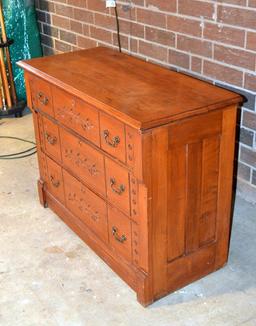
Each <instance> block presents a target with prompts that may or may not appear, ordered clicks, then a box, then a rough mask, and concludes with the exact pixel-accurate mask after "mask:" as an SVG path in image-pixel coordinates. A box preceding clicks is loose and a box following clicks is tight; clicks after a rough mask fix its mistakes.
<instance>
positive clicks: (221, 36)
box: [204, 23, 245, 47]
mask: <svg viewBox="0 0 256 326" xmlns="http://www.w3.org/2000/svg"><path fill="white" fill-rule="evenodd" d="M204 38H206V39H208V40H212V41H218V42H221V43H225V44H231V45H236V46H240V47H243V46H244V40H245V31H244V30H241V29H236V28H232V27H226V26H223V25H221V24H211V23H206V24H205V27H204Z"/></svg>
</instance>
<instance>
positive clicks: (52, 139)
mask: <svg viewBox="0 0 256 326" xmlns="http://www.w3.org/2000/svg"><path fill="white" fill-rule="evenodd" d="M45 138H46V140H47V142H48V143H49V144H51V145H54V144H56V142H57V138H56V137H55V136H51V135H50V134H48V133H47V132H46V133H45Z"/></svg>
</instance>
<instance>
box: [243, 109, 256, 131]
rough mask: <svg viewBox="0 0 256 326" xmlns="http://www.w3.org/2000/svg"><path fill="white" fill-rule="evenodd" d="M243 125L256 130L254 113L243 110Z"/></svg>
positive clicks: (255, 114)
mask: <svg viewBox="0 0 256 326" xmlns="http://www.w3.org/2000/svg"><path fill="white" fill-rule="evenodd" d="M243 126H245V127H247V128H250V129H252V130H254V131H256V113H252V112H248V111H244V112H243Z"/></svg>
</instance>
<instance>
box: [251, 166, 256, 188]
mask: <svg viewBox="0 0 256 326" xmlns="http://www.w3.org/2000/svg"><path fill="white" fill-rule="evenodd" d="M252 184H253V185H254V186H256V170H253V172H252Z"/></svg>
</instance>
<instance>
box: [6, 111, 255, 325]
mask: <svg viewBox="0 0 256 326" xmlns="http://www.w3.org/2000/svg"><path fill="white" fill-rule="evenodd" d="M0 135H15V136H18V137H24V138H26V139H30V140H32V139H33V127H32V119H31V115H27V116H25V117H23V118H20V119H6V120H0ZM25 147H26V145H25V144H18V143H17V142H15V141H6V142H4V141H3V140H2V139H0V153H1V154H2V153H10V152H12V151H17V150H21V149H24V148H25ZM37 175H38V167H37V161H36V157H35V156H33V157H30V158H27V159H22V160H19V161H16V160H15V161H1V160H0V325H1V326H14V325H15V326H16V325H18V326H28V325H29V326H34V325H35V326H41V325H42V326H87V325H88V326H91V325H93V326H98V325H99V326H104V325H107V326H115V325H125V326H126V325H133V326H137V325H138V326H139V325H140V326H143V325H147V326H148V325H157V326H176V325H177V326H178V325H179V326H180V325H181V326H183V325H184V326H194V325H195V326H198V325H203V326H205V325H221V326H222V325H230V326H234V325H244V326H245V325H246V326H255V325H256V272H255V271H256V254H255V251H256V207H255V206H253V205H252V204H249V203H247V202H245V201H244V200H242V199H241V198H239V197H237V198H236V202H235V212H234V226H233V232H232V239H231V249H230V257H229V263H228V264H227V266H226V267H225V268H223V269H221V270H219V271H218V272H215V273H213V274H211V275H209V276H207V277H205V278H203V279H202V280H200V281H197V282H195V283H193V284H191V285H189V286H187V287H185V288H183V289H181V290H179V291H177V292H175V293H173V294H171V295H168V296H167V297H165V298H163V299H162V300H159V301H158V302H156V303H154V304H153V305H151V306H150V307H148V308H147V309H145V308H143V307H141V306H140V305H139V304H138V303H137V301H136V296H135V293H134V292H133V291H132V290H131V289H130V288H129V287H128V286H127V285H126V284H125V283H124V282H123V281H122V280H121V279H120V278H119V277H118V276H117V275H115V273H114V272H112V271H111V269H110V268H109V267H108V266H107V265H106V264H105V263H104V262H103V261H102V260H101V259H100V258H99V257H97V256H96V254H94V253H93V251H92V250H91V249H90V248H89V247H88V246H87V245H86V244H85V243H83V242H82V241H81V240H80V239H79V238H78V237H77V236H76V235H75V234H74V233H73V232H72V231H71V230H70V229H69V228H68V227H67V226H66V225H65V224H64V223H63V222H62V221H61V220H60V219H59V218H58V217H57V216H56V215H55V214H54V213H52V212H51V211H50V210H49V209H44V208H42V207H41V206H40V205H39V202H38V198H37V190H36V179H37Z"/></svg>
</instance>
